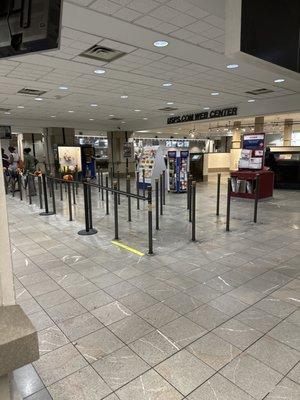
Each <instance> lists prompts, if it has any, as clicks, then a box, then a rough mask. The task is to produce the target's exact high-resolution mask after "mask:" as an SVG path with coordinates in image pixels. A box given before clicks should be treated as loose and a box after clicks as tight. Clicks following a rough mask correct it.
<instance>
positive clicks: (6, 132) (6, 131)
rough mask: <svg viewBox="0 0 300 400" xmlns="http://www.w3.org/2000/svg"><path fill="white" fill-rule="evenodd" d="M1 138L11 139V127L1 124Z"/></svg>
mask: <svg viewBox="0 0 300 400" xmlns="http://www.w3.org/2000/svg"><path fill="white" fill-rule="evenodd" d="M0 139H11V127H10V126H5V125H1V126H0Z"/></svg>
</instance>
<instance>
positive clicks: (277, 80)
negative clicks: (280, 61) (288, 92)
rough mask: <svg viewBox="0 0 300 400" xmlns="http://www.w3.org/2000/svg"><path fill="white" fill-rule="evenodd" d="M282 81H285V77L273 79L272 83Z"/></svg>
mask: <svg viewBox="0 0 300 400" xmlns="http://www.w3.org/2000/svg"><path fill="white" fill-rule="evenodd" d="M282 82H285V79H283V78H279V79H275V80H274V83H282Z"/></svg>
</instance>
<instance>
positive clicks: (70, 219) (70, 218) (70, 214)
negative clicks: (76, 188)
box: [67, 181, 73, 221]
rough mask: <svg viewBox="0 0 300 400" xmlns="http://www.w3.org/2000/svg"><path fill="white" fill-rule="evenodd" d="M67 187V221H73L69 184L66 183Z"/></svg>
mask: <svg viewBox="0 0 300 400" xmlns="http://www.w3.org/2000/svg"><path fill="white" fill-rule="evenodd" d="M67 185H68V204H69V221H73V213H72V199H71V182H70V181H68V183H67Z"/></svg>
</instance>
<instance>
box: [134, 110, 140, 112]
mask: <svg viewBox="0 0 300 400" xmlns="http://www.w3.org/2000/svg"><path fill="white" fill-rule="evenodd" d="M133 111H135V112H140V111H141V110H133Z"/></svg>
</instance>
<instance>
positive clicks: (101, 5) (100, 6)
mask: <svg viewBox="0 0 300 400" xmlns="http://www.w3.org/2000/svg"><path fill="white" fill-rule="evenodd" d="M90 8H91V9H92V10H97V11H100V12H101V13H104V14H113V13H115V12H117V11H118V10H120V9H121V8H122V6H121V5H120V4H116V3H113V2H112V1H109V0H96V1H95V2H94V3H92V4H91V5H90Z"/></svg>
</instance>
